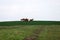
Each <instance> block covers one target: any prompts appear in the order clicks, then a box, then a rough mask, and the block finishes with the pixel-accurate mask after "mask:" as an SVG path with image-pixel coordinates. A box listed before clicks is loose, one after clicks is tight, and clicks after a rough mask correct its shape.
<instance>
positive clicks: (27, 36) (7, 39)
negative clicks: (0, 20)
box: [0, 25, 60, 40]
mask: <svg viewBox="0 0 60 40" xmlns="http://www.w3.org/2000/svg"><path fill="white" fill-rule="evenodd" d="M0 40H60V25H16V26H0Z"/></svg>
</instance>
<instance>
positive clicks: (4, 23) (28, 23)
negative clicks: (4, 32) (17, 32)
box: [0, 21, 60, 26]
mask: <svg viewBox="0 0 60 40" xmlns="http://www.w3.org/2000/svg"><path fill="white" fill-rule="evenodd" d="M14 25H60V21H30V22H22V21H8V22H0V26H14Z"/></svg>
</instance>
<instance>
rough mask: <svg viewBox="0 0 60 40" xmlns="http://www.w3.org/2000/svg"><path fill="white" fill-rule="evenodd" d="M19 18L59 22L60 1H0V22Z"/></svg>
mask: <svg viewBox="0 0 60 40" xmlns="http://www.w3.org/2000/svg"><path fill="white" fill-rule="evenodd" d="M20 18H33V19H35V20H55V21H60V0H0V21H7V20H19V19H20Z"/></svg>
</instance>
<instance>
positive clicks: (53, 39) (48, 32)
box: [38, 25, 60, 40]
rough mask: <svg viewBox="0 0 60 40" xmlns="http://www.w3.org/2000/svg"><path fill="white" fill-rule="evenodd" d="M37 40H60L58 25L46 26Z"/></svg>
mask: <svg viewBox="0 0 60 40" xmlns="http://www.w3.org/2000/svg"><path fill="white" fill-rule="evenodd" d="M38 40H60V25H50V26H46V27H45V29H44V31H43V32H42V33H40V35H39V38H38Z"/></svg>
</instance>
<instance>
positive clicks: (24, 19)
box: [21, 18, 33, 21]
mask: <svg viewBox="0 0 60 40" xmlns="http://www.w3.org/2000/svg"><path fill="white" fill-rule="evenodd" d="M21 21H33V19H28V18H23V19H21Z"/></svg>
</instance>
